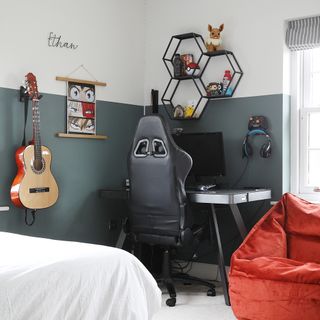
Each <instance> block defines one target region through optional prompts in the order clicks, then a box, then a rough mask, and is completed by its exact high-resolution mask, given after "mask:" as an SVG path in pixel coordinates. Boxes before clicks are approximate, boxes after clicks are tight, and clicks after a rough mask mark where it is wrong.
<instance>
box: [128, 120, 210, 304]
mask: <svg viewBox="0 0 320 320" xmlns="http://www.w3.org/2000/svg"><path fill="white" fill-rule="evenodd" d="M191 167H192V158H191V157H190V155H189V154H187V153H186V152H185V151H183V150H182V149H180V148H179V147H178V146H177V145H176V144H175V142H174V141H173V139H172V137H171V135H170V133H169V131H168V130H167V129H166V125H165V123H164V121H163V119H162V118H161V117H160V116H158V115H151V116H145V117H143V118H141V120H140V121H139V124H138V127H137V130H136V133H135V136H134V140H133V144H132V148H131V151H130V154H129V161H128V169H129V179H130V196H129V208H130V215H129V228H130V233H131V235H133V238H134V240H135V241H136V242H140V243H147V244H150V245H160V246H162V247H163V248H164V249H165V250H164V257H163V266H162V279H161V280H162V281H163V282H164V284H165V285H166V287H167V289H168V292H169V294H170V299H168V300H167V305H169V306H174V305H175V303H176V292H175V288H174V285H173V280H172V279H173V278H174V279H175V278H177V277H175V276H173V275H171V268H170V255H169V252H170V248H172V247H179V246H184V245H191V243H192V241H193V238H194V234H193V230H192V215H191V212H189V206H187V197H186V192H185V187H184V185H185V180H186V178H187V175H188V173H189V171H190V169H191ZM179 278H183V279H185V277H181V275H180V277H179ZM187 279H188V281H190V280H191V281H197V282H198V283H201V284H204V285H206V286H208V287H209V288H210V290H209V291H210V293H211V294H209V295H215V289H214V285H213V284H211V283H208V282H205V281H202V280H200V279H197V278H193V277H190V276H188V277H187ZM209 291H208V292H209Z"/></svg>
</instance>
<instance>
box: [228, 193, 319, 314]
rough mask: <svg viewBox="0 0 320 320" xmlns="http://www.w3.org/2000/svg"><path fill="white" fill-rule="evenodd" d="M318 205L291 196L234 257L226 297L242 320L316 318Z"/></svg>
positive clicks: (272, 211) (285, 198)
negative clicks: (228, 294) (228, 296)
mask: <svg viewBox="0 0 320 320" xmlns="http://www.w3.org/2000/svg"><path fill="white" fill-rule="evenodd" d="M319 261H320V206H319V205H314V204H311V203H309V202H306V201H304V200H301V199H299V198H297V197H295V196H293V195H291V194H285V195H284V196H283V197H282V199H281V200H280V201H279V202H278V203H277V205H275V206H274V207H273V208H271V210H269V212H268V213H267V214H266V215H265V216H264V217H263V218H262V219H261V220H260V221H259V222H258V223H257V224H256V225H255V227H254V228H253V229H252V230H251V231H250V233H249V234H248V236H247V237H246V239H245V240H244V242H243V243H242V245H241V246H240V247H239V249H238V250H237V251H236V252H235V253H234V254H233V256H232V259H231V268H230V275H229V282H230V286H229V293H230V300H231V306H232V309H233V312H234V314H235V315H236V317H237V318H238V319H241V320H271V319H272V320H302V319H308V320H319V319H320V263H319Z"/></svg>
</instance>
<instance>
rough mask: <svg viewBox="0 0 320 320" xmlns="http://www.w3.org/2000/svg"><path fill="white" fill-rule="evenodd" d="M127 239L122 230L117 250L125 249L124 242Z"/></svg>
mask: <svg viewBox="0 0 320 320" xmlns="http://www.w3.org/2000/svg"><path fill="white" fill-rule="evenodd" d="M126 237H127V235H126V233H125V232H124V231H123V230H122V228H121V231H120V234H119V237H118V240H117V243H116V248H119V249H122V248H123V244H124V241H125V240H126Z"/></svg>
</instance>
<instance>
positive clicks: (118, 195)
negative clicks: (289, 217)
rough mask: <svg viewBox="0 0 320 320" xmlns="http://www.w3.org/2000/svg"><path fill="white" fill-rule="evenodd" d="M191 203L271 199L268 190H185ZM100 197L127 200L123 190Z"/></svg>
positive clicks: (103, 194)
mask: <svg viewBox="0 0 320 320" xmlns="http://www.w3.org/2000/svg"><path fill="white" fill-rule="evenodd" d="M186 191H187V194H188V197H189V199H190V201H191V202H197V203H212V204H238V203H245V202H252V201H259V200H266V199H271V190H270V189H215V190H208V191H198V190H186ZM100 196H101V197H103V198H108V199H128V196H129V191H128V190H125V189H111V188H110V189H104V190H100Z"/></svg>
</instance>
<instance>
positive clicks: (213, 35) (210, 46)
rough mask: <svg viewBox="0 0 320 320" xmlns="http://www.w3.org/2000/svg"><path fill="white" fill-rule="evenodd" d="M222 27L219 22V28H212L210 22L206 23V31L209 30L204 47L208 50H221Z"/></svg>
mask: <svg viewBox="0 0 320 320" xmlns="http://www.w3.org/2000/svg"><path fill="white" fill-rule="evenodd" d="M223 28H224V24H221V25H220V27H219V28H213V27H212V26H211V24H208V31H209V32H210V34H209V37H208V38H207V40H206V48H207V50H208V52H212V51H217V50H221V49H222V47H221V43H222V39H221V35H220V33H221V32H222V30H223Z"/></svg>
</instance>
